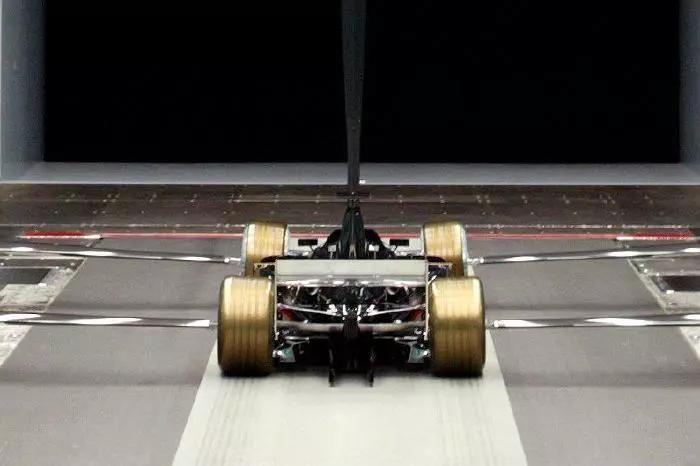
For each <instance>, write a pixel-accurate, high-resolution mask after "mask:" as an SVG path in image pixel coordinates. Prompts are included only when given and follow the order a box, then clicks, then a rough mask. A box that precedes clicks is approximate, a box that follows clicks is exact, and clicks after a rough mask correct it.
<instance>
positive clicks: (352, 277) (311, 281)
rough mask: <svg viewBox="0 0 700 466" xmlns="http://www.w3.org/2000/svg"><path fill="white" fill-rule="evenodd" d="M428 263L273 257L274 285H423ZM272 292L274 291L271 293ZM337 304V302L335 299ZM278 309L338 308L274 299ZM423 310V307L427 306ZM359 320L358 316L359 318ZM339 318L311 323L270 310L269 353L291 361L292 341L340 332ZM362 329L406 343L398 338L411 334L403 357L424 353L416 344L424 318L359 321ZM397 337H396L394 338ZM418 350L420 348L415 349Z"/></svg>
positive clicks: (417, 359)
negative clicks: (272, 314) (271, 343)
mask: <svg viewBox="0 0 700 466" xmlns="http://www.w3.org/2000/svg"><path fill="white" fill-rule="evenodd" d="M429 265H430V264H429V263H428V262H427V261H425V260H422V259H417V260H410V259H407V260H402V259H399V260H382V261H374V260H333V261H328V260H313V259H308V260H289V259H287V260H285V259H279V260H277V261H276V263H275V274H274V280H275V287H274V289H275V290H277V289H279V288H280V287H310V288H316V287H364V286H378V287H397V288H398V287H400V288H404V287H407V288H416V287H426V288H427V283H428V270H429ZM276 298H277V293H275V299H276ZM335 304H336V306H338V309H340V308H341V307H342V306H340V305H341V304H342V303H335ZM426 306H427V301H426V303H422V304H420V305H416V306H408V307H401V308H396V309H383V310H380V311H372V310H366V312H365V313H364V314H362V315H361V316H360V319H361V318H362V317H371V316H374V315H380V314H391V313H403V312H407V311H411V310H415V309H424V308H425V307H426ZM276 307H277V309H282V308H286V309H289V310H291V311H295V312H307V313H314V314H322V315H327V316H336V317H338V318H342V316H343V313H342V311H338V310H336V311H332V310H331V309H329V310H327V311H326V310H321V309H308V308H305V307H302V306H294V305H287V304H283V303H278V302H276ZM426 314H427V311H426ZM358 320H359V319H358ZM343 327H344V325H343V323H342V322H338V323H311V322H305V321H302V322H300V321H288V320H279V319H278V318H277V315H276V314H275V320H274V329H275V336H276V340H277V342H276V349H275V350H274V351H273V356H274V357H275V358H276V359H277V361H278V362H280V363H292V362H295V357H294V351H293V346H295V345H298V344H301V343H306V342H308V341H309V340H311V339H327V338H328V337H329V335H332V334H340V333H342V332H343ZM358 327H359V332H360V333H361V334H370V335H372V336H373V337H374V338H386V339H394V340H395V341H397V343H404V344H406V342H405V341H403V339H405V338H408V339H411V343H410V345H409V346H410V348H411V352H410V355H411V356H410V357H409V361H408V362H422V361H423V357H425V356H426V355H427V353H422V352H421V351H419V350H418V349H417V348H414V346H415V344H416V343H418V341H419V340H421V341H422V340H423V339H424V337H425V335H426V334H427V320H420V321H411V322H395V323H381V324H379V323H372V324H370V323H363V322H362V321H361V320H360V322H359V323H358ZM399 340H401V341H399ZM419 353H420V354H419Z"/></svg>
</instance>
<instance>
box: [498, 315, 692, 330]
mask: <svg viewBox="0 0 700 466" xmlns="http://www.w3.org/2000/svg"><path fill="white" fill-rule="evenodd" d="M694 326H700V313H683V314H652V315H634V316H607V317H582V318H552V319H499V320H494V321H492V322H489V323H488V324H487V328H489V329H491V330H508V329H533V328H593V327H596V328H600V327H627V328H639V327H694Z"/></svg>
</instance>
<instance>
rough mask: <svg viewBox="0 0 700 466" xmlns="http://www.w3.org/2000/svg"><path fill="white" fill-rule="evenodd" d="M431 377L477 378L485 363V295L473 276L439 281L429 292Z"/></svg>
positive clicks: (432, 285) (478, 281)
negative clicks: (432, 375)
mask: <svg viewBox="0 0 700 466" xmlns="http://www.w3.org/2000/svg"><path fill="white" fill-rule="evenodd" d="M428 326H429V333H428V339H429V342H430V364H431V369H432V371H433V374H435V375H440V376H453V377H477V376H480V375H481V373H482V371H483V368H484V362H485V360H486V330H485V322H484V294H483V289H482V286H481V281H480V280H479V279H478V278H476V277H466V278H465V277H459V278H439V279H436V280H434V281H433V282H432V283H431V284H430V288H429V290H428Z"/></svg>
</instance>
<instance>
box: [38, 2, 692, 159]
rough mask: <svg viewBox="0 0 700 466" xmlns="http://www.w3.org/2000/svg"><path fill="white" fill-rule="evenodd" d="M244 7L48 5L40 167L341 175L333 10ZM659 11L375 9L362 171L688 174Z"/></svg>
mask: <svg viewBox="0 0 700 466" xmlns="http://www.w3.org/2000/svg"><path fill="white" fill-rule="evenodd" d="M48 3H49V2H47V4H48ZM105 3H106V2H105ZM143 3H146V2H143ZM239 3H241V4H242V2H235V4H236V9H235V10H233V9H232V8H230V7H229V8H224V7H221V6H218V7H211V6H201V7H200V6H198V7H197V8H196V9H190V10H186V9H182V10H177V7H175V6H174V4H170V5H167V7H164V5H158V7H156V6H155V4H154V3H153V2H149V3H146V5H150V6H148V7H145V6H143V5H138V6H136V7H126V6H122V7H115V6H113V5H114V3H112V2H110V3H109V6H105V5H104V4H103V2H86V1H70V0H65V1H62V2H53V3H51V4H50V6H49V7H48V16H47V62H46V66H47V70H46V71H47V81H46V96H47V100H46V103H47V109H46V126H47V140H46V159H47V160H49V161H139V162H145V161H156V162H158V161H167V162H242V161H319V160H322V161H342V160H345V157H346V155H345V150H344V147H345V129H344V121H343V109H344V106H343V82H342V50H341V42H340V34H341V32H340V31H341V27H340V5H339V2H337V1H333V0H328V1H324V2H308V3H307V2H295V3H292V2H288V3H287V4H282V5H280V4H278V3H274V4H273V3H266V2H251V3H246V5H248V6H246V7H241V6H240V5H238V4H239ZM648 3H649V4H647V2H631V1H624V0H618V1H614V2H610V1H602V0H591V1H588V2H579V1H573V2H562V1H554V0H530V1H516V0H488V1H486V0H485V1H475V2H447V1H427V0H422V1H406V2H388V1H374V0H368V24H367V27H368V42H367V67H366V70H365V99H364V109H365V111H364V121H363V140H362V159H363V161H389V162H529V163H536V162H676V161H678V158H679V150H678V87H679V58H678V49H679V47H678V2H677V1H669V0H665V1H663V2H648ZM201 5H205V4H204V3H201ZM191 8H192V7H191Z"/></svg>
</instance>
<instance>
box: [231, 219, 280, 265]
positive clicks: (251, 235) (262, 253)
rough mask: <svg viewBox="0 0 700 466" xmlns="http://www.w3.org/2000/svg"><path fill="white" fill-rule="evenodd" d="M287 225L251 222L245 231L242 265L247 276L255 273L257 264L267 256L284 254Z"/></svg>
mask: <svg viewBox="0 0 700 466" xmlns="http://www.w3.org/2000/svg"><path fill="white" fill-rule="evenodd" d="M286 237H287V225H285V224H283V223H263V222H255V223H249V224H248V225H246V227H245V231H244V232H243V246H242V249H241V267H242V268H243V274H244V275H245V276H246V277H252V276H254V275H255V264H256V263H258V262H260V261H261V260H263V259H265V258H266V257H273V256H283V255H284V242H285V239H286Z"/></svg>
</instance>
